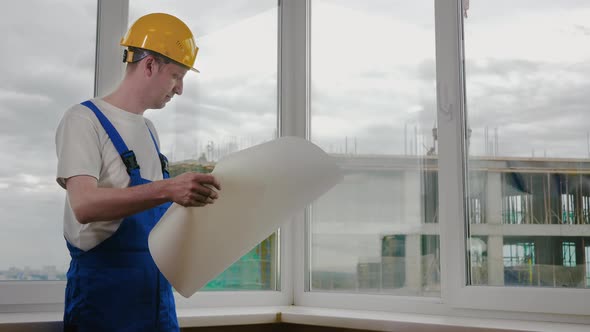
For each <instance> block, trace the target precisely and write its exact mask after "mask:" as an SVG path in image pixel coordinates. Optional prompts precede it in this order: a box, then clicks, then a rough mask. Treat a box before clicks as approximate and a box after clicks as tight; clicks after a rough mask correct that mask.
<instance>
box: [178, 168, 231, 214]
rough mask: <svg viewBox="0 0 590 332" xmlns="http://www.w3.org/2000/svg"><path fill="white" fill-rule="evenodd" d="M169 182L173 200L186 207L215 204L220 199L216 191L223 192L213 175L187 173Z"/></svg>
mask: <svg viewBox="0 0 590 332" xmlns="http://www.w3.org/2000/svg"><path fill="white" fill-rule="evenodd" d="M168 181H169V186H168V189H169V190H170V198H171V200H172V201H173V202H175V203H177V204H180V205H182V206H184V207H189V206H205V205H207V204H213V203H214V202H215V200H216V199H217V198H218V197H219V195H218V193H217V191H215V189H217V190H221V185H220V184H219V182H218V181H217V179H215V177H214V176H213V175H211V174H202V173H195V172H187V173H183V174H181V175H179V176H176V177H174V178H172V179H169V180H168Z"/></svg>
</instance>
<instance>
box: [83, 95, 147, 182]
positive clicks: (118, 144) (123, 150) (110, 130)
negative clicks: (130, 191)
mask: <svg viewBox="0 0 590 332" xmlns="http://www.w3.org/2000/svg"><path fill="white" fill-rule="evenodd" d="M82 105H84V106H86V107H88V108H89V109H90V110H91V111H92V112H94V114H95V115H96V117H97V118H98V121H100V124H102V127H103V128H104V130H105V131H106V132H107V134H108V135H109V138H110V139H111V142H113V145H114V146H115V149H117V152H119V155H120V156H121V159H122V160H123V163H124V164H125V167H126V168H127V173H128V174H129V176H132V177H138V178H140V177H141V175H140V173H139V164H138V163H137V159H136V158H135V153H134V152H133V150H129V148H127V145H126V144H125V142H124V141H123V139H122V138H121V135H119V132H118V131H117V129H115V127H114V126H113V124H112V123H111V122H110V121H109V119H107V117H106V116H105V115H104V114H103V113H102V112H101V111H100V110H99V109H98V107H96V105H94V104H93V103H92V102H91V101H90V100H87V101H85V102H83V103H82Z"/></svg>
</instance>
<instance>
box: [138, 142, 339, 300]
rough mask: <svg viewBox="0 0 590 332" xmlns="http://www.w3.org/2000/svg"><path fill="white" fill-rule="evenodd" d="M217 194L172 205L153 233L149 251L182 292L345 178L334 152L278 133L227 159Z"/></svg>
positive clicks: (185, 293)
mask: <svg viewBox="0 0 590 332" xmlns="http://www.w3.org/2000/svg"><path fill="white" fill-rule="evenodd" d="M212 174H213V175H214V176H215V177H216V178H217V180H218V181H219V183H220V184H221V191H220V192H219V198H218V199H217V200H216V201H215V203H214V204H209V205H207V206H204V207H189V208H185V207H183V206H181V205H178V204H175V203H174V204H172V205H171V206H170V208H169V209H168V211H167V212H166V213H165V214H164V215H163V216H162V218H161V219H160V221H159V222H158V224H157V225H156V226H155V227H154V229H153V230H152V232H151V233H150V235H149V240H148V244H149V249H150V253H151V255H152V257H153V259H154V261H155V262H156V265H157V266H158V268H159V269H160V271H161V272H162V274H163V275H164V276H165V277H166V278H167V279H168V281H170V283H171V284H172V286H173V287H174V288H175V289H176V290H177V291H178V293H180V294H181V295H182V296H184V297H190V296H192V295H193V294H194V293H195V292H196V291H197V290H199V289H200V288H201V287H203V286H204V285H205V284H206V283H207V282H209V281H210V280H212V279H213V278H215V277H216V276H218V275H219V274H220V273H221V272H223V271H224V270H225V269H226V268H228V267H229V266H230V265H231V264H233V263H234V262H236V261H237V260H238V259H239V258H240V257H242V256H243V255H245V254H246V253H248V251H250V250H251V249H252V248H254V247H255V246H256V245H257V244H258V243H260V242H261V241H263V240H264V239H266V238H267V237H268V236H270V235H271V234H272V233H273V232H275V231H276V230H277V229H279V228H280V227H281V225H282V224H284V223H285V222H287V221H289V220H291V219H292V218H293V216H294V215H295V214H297V213H298V212H301V211H303V210H304V209H305V207H306V206H307V205H308V204H310V203H312V202H313V201H314V200H316V199H317V198H318V197H320V196H321V195H322V194H324V193H325V192H327V191H328V190H330V189H331V188H332V187H333V186H335V185H336V184H337V183H338V182H340V181H341V180H342V172H341V170H340V168H339V167H338V165H337V164H336V161H335V160H334V158H332V157H331V156H329V155H328V154H326V153H325V152H324V151H322V149H320V148H319V147H318V146H316V145H314V144H313V143H311V142H309V141H307V140H305V139H303V138H298V137H281V138H278V139H275V140H273V141H270V142H266V143H263V144H260V145H256V146H253V147H250V148H247V149H244V150H241V151H238V152H236V153H233V154H230V155H227V156H226V157H224V158H222V159H221V160H220V161H219V162H218V163H217V165H216V166H215V169H214V170H213V172H212Z"/></svg>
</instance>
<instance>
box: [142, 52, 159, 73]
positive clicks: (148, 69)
mask: <svg viewBox="0 0 590 332" xmlns="http://www.w3.org/2000/svg"><path fill="white" fill-rule="evenodd" d="M144 62H145V64H144V72H145V75H146V76H147V77H151V76H152V75H153V74H154V73H155V72H157V71H158V66H159V63H158V61H156V59H155V58H154V57H153V56H152V55H148V56H147V57H145V60H144Z"/></svg>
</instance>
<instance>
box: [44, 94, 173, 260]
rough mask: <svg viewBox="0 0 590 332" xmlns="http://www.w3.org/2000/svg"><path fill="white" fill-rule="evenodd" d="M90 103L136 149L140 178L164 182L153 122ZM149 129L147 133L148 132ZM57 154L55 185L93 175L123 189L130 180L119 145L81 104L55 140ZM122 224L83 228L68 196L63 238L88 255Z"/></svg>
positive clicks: (102, 103) (100, 182)
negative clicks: (117, 145) (89, 251)
mask: <svg viewBox="0 0 590 332" xmlns="http://www.w3.org/2000/svg"><path fill="white" fill-rule="evenodd" d="M92 102H93V103H94V104H95V105H96V106H97V107H98V109H100V111H101V112H102V113H103V114H104V115H105V116H106V117H107V118H108V119H109V121H110V122H111V123H112V124H113V126H114V127H115V128H116V129H117V131H118V132H119V135H121V138H122V139H123V141H124V142H125V144H126V145H127V148H128V149H130V150H133V152H134V153H135V156H136V158H137V163H138V164H139V167H140V173H141V177H142V178H144V179H147V180H151V181H155V180H161V179H162V167H161V164H160V159H159V157H158V152H157V150H156V147H155V145H154V142H153V140H152V138H151V136H150V132H149V130H151V132H152V133H153V134H154V138H155V139H156V141H157V142H158V146H159V144H160V143H159V140H158V136H157V135H158V134H157V133H156V130H155V128H154V125H153V123H152V122H151V121H149V120H148V119H146V118H144V117H143V115H138V114H134V113H130V112H126V111H124V110H122V109H119V108H117V107H115V106H113V105H111V104H109V103H107V102H105V101H104V100H102V99H92ZM148 126H149V130H148ZM55 143H56V149H57V159H58V165H57V182H58V183H59V185H61V186H62V187H63V188H65V180H66V179H68V178H70V177H72V176H76V175H90V176H92V177H95V178H96V179H97V180H98V186H99V187H103V188H124V187H128V186H129V182H130V178H129V175H128V174H127V170H126V168H125V165H124V164H123V161H122V160H121V157H120V156H119V153H118V152H117V150H116V149H115V146H114V145H113V143H112V142H111V140H110V138H109V136H108V135H107V133H106V131H105V130H104V128H103V127H102V125H101V124H100V122H99V120H98V118H97V117H96V115H95V114H94V113H93V112H92V111H91V110H90V109H89V108H87V107H86V106H83V105H80V104H77V105H74V106H72V107H71V108H70V109H69V110H67V111H66V112H65V113H64V116H63V118H62V120H61V122H60V124H59V126H58V129H57V133H56V136H55ZM121 221H122V219H119V220H109V221H102V222H91V223H88V224H85V225H83V224H80V223H79V222H78V221H77V220H76V217H75V215H74V212H73V211H72V208H71V206H70V202H69V200H68V198H67V195H66V203H65V209H64V236H65V238H66V240H67V241H68V242H69V243H70V244H71V245H73V246H75V247H77V248H79V249H81V250H84V251H87V250H90V249H92V248H94V247H95V246H96V245H98V244H99V243H101V242H102V241H104V240H105V239H107V238H109V237H110V236H111V235H112V234H113V233H114V232H115V231H116V230H117V229H118V228H119V225H120V224H121Z"/></svg>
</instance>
